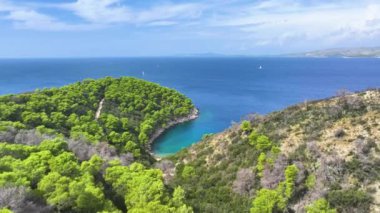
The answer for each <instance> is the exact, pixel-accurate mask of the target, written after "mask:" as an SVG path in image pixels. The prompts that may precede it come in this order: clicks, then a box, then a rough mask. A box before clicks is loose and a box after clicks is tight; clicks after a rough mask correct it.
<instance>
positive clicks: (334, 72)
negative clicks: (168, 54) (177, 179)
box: [0, 57, 380, 155]
mask: <svg viewBox="0 0 380 213" xmlns="http://www.w3.org/2000/svg"><path fill="white" fill-rule="evenodd" d="M260 66H261V69H260ZM105 76H113V77H119V76H133V77H137V78H142V79H145V80H148V81H153V82H156V83H159V84H161V85H163V86H167V87H171V88H174V89H176V90H178V91H180V92H182V93H184V94H185V95H186V96H188V97H190V98H191V99H192V100H193V102H194V103H195V105H196V106H197V107H198V108H199V109H200V113H201V114H200V117H199V118H198V119H197V120H194V121H191V122H188V123H185V124H181V125H178V126H176V127H174V128H172V129H170V130H168V131H167V132H165V133H164V134H163V135H162V136H161V137H160V138H158V139H157V140H156V141H155V143H154V145H153V149H154V152H155V153H156V154H158V155H166V154H171V153H175V152H177V151H178V150H180V149H182V148H184V147H187V146H190V145H191V144H193V143H196V142H197V141H199V140H200V138H201V137H202V135H204V134H206V133H216V132H219V131H222V130H223V129H226V128H228V127H229V126H230V125H231V123H232V122H238V121H240V120H241V119H244V117H245V116H246V115H247V114H249V113H260V114H266V113H269V112H273V111H276V110H280V109H283V108H285V107H287V106H289V105H293V104H296V103H298V102H303V101H305V100H312V99H320V98H326V97H329V96H333V95H335V94H336V92H337V91H338V90H340V89H347V90H350V91H358V90H364V89H367V88H374V87H377V88H379V87H380V59H378V58H373V59H370V58H248V57H246V58H94V59H1V60H0V94H10V93H21V92H27V91H33V90H35V89H37V88H48V87H59V86H63V85H66V84H69V83H73V82H76V81H81V80H83V79H85V78H102V77H105Z"/></svg>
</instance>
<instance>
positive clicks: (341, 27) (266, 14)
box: [212, 0, 380, 45]
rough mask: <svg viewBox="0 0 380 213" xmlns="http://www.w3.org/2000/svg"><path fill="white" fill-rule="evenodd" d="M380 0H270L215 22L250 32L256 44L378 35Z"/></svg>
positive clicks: (337, 41) (337, 39)
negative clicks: (306, 0)
mask: <svg viewBox="0 0 380 213" xmlns="http://www.w3.org/2000/svg"><path fill="white" fill-rule="evenodd" d="M378 20H380V4H351V5H349V4H333V3H325V4H318V5H302V4H299V3H297V1H295V0H293V1H292V0H286V1H279V0H271V1H265V2H263V3H258V4H253V5H251V6H247V7H245V8H240V9H238V10H235V11H231V13H230V14H227V15H225V16H224V17H222V18H221V17H219V18H218V19H217V20H213V22H212V25H213V26H217V27H225V28H227V29H233V30H238V31H240V32H241V34H242V35H244V34H246V35H251V36H250V39H251V40H252V41H253V42H255V43H256V44H257V45H274V44H278V45H284V44H291V43H299V42H304V41H309V42H316V41H319V42H326V43H330V44H331V43H339V42H344V41H347V40H349V39H353V40H355V39H369V38H372V39H374V38H375V37H376V36H377V35H379V27H380V25H379V24H380V22H378Z"/></svg>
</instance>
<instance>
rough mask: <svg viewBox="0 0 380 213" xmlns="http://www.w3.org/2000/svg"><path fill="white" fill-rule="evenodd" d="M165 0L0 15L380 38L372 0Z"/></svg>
mask: <svg viewBox="0 0 380 213" xmlns="http://www.w3.org/2000/svg"><path fill="white" fill-rule="evenodd" d="M164 1H165V2H164V3H163V4H159V3H162V2H161V1H151V3H149V2H145V3H144V4H142V5H140V6H132V5H130V4H128V1H126V0H76V1H74V2H73V3H64V4H62V3H34V4H33V5H31V4H21V3H16V1H15V0H13V1H12V2H13V4H11V3H10V2H11V1H10V0H9V1H4V0H0V12H1V11H2V12H5V13H6V15H5V16H3V17H1V16H0V18H3V19H4V18H6V19H7V20H10V21H12V22H13V23H14V26H15V27H17V28H23V29H37V30H56V31H58V30H62V31H64V30H92V29H99V28H104V27H112V26H114V25H132V26H135V27H136V28H144V27H156V28H158V29H159V27H163V26H165V27H166V28H167V29H168V30H165V31H162V32H159V31H157V32H158V33H162V34H164V33H166V34H167V35H170V36H172V37H176V36H177V37H181V38H186V39H189V38H191V39H210V38H211V37H212V38H215V39H219V40H226V41H228V40H235V41H236V40H240V41H242V42H243V43H245V44H250V45H252V46H255V45H256V46H273V45H279V46H285V45H293V44H300V43H303V44H304V43H307V42H308V43H309V45H310V46H312V45H316V44H322V43H325V44H329V45H337V44H344V43H349V42H350V41H366V40H371V41H372V40H373V41H374V42H380V39H379V38H380V3H379V2H378V1H375V0H363V1H360V2H358V1H343V0H342V1H340V0H335V1H298V0H262V1H253V2H247V1H244V0H234V1H216V0H207V1H202V2H200V1H196V2H192V1H188V2H187V3H173V2H169V1H166V0H164ZM41 8H43V9H44V10H48V9H49V8H50V9H54V10H64V11H65V12H66V13H68V14H70V15H71V16H73V17H75V18H74V20H76V22H75V23H74V24H73V23H71V22H69V21H68V20H65V19H63V18H61V17H59V16H53V15H47V14H43V13H41V11H42V10H40V9H41ZM50 14H52V13H50ZM78 18H79V19H78ZM378 45H380V43H379V44H378ZM245 46H247V45H245Z"/></svg>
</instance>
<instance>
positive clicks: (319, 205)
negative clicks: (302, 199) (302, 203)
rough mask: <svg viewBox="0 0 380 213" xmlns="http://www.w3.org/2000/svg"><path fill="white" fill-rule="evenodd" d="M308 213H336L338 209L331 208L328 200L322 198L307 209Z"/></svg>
mask: <svg viewBox="0 0 380 213" xmlns="http://www.w3.org/2000/svg"><path fill="white" fill-rule="evenodd" d="M306 212H307V213H336V209H333V208H330V204H329V203H328V202H327V200H326V199H324V198H320V199H318V200H315V201H314V202H313V203H312V204H310V205H309V206H307V207H306Z"/></svg>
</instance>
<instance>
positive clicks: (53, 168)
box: [0, 78, 193, 213]
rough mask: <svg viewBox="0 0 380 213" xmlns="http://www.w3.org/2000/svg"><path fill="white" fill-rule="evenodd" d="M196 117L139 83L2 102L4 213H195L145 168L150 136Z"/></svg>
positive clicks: (123, 81) (165, 92) (97, 84)
mask: <svg viewBox="0 0 380 213" xmlns="http://www.w3.org/2000/svg"><path fill="white" fill-rule="evenodd" d="M192 109H193V105H192V103H191V101H190V100H189V99H188V98H186V97H185V96H183V95H181V94H180V93H178V92H176V91H174V90H171V89H168V88H164V87H160V86H158V85H157V84H154V83H149V82H145V81H142V80H138V79H134V78H120V79H113V78H104V79H100V80H85V81H83V82H80V83H75V84H72V85H69V86H65V87H62V88H53V89H43V90H37V91H36V92H33V93H25V94H19V95H6V96H1V97H0V212H11V211H14V212H55V211H58V212H125V211H128V212H181V213H187V212H192V208H191V207H188V206H187V205H185V204H184V198H185V192H184V190H183V189H182V188H181V187H177V188H175V189H173V190H170V189H168V188H167V187H166V186H165V184H164V180H163V175H162V172H161V170H159V169H152V168H147V166H149V165H151V162H152V158H151V156H150V155H149V154H148V152H147V151H148V150H147V148H148V146H147V145H148V144H147V142H148V141H149V138H150V137H151V136H152V134H154V132H155V131H156V130H157V129H158V128H163V127H165V125H167V124H168V123H169V122H170V121H173V120H175V119H177V118H182V117H184V116H187V115H189V114H190V113H191V110H192ZM133 161H135V162H134V163H132V162H133ZM136 161H140V163H138V162H136ZM141 163H144V164H145V165H143V164H141Z"/></svg>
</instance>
